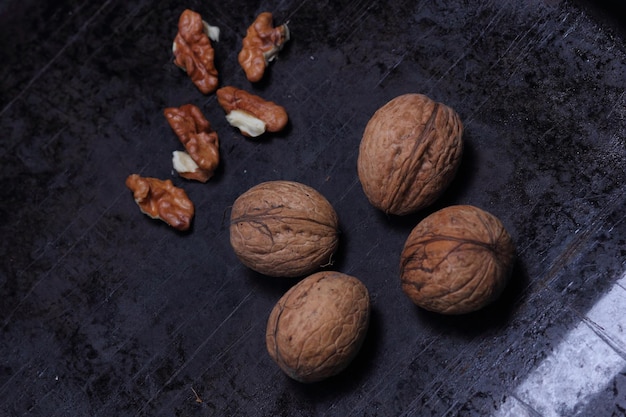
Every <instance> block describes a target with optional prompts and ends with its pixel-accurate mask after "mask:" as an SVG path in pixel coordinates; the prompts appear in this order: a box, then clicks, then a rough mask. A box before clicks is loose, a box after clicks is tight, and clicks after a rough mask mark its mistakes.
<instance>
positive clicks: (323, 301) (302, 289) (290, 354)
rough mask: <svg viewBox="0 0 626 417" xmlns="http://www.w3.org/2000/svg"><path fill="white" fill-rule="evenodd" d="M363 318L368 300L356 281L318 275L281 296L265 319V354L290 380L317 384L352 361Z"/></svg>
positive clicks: (332, 274)
mask: <svg viewBox="0 0 626 417" xmlns="http://www.w3.org/2000/svg"><path fill="white" fill-rule="evenodd" d="M369 315H370V300H369V294H368V291H367V288H366V287H365V285H363V283H362V282H361V281H359V280H358V279H357V278H354V277H352V276H350V275H346V274H342V273H339V272H331V271H324V272H318V273H316V274H313V275H310V276H309V277H307V278H305V279H303V280H302V281H300V282H299V283H298V284H296V285H295V286H293V287H292V288H291V289H290V290H289V291H287V292H286V293H285V295H284V296H283V297H282V298H281V299H280V300H279V301H278V303H277V304H276V306H275V307H274V309H273V310H272V312H271V313H270V316H269V320H268V322H267V330H266V333H265V334H266V336H265V341H266V345H267V350H268V352H269V354H270V356H271V358H272V359H274V361H276V363H277V364H278V366H280V368H281V369H282V370H283V371H284V372H285V373H286V374H287V375H288V376H290V377H291V378H293V379H295V380H297V381H300V382H316V381H320V380H322V379H325V378H328V377H330V376H333V375H336V374H338V373H339V372H341V371H342V370H343V369H345V368H346V366H348V364H349V363H350V362H351V361H352V359H353V358H354V357H355V356H356V354H357V353H358V351H359V349H360V348H361V345H362V344H363V340H364V339H365V335H366V333H367V328H368V325H369Z"/></svg>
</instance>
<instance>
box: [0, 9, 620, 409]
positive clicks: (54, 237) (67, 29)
mask: <svg viewBox="0 0 626 417" xmlns="http://www.w3.org/2000/svg"><path fill="white" fill-rule="evenodd" d="M185 8H191V9H194V10H195V11H197V12H199V13H200V14H202V15H203V17H204V18H205V20H207V21H208V22H209V23H210V24H212V25H216V26H219V27H220V28H221V39H220V41H219V43H217V44H215V49H216V62H217V68H218V71H219V73H220V83H221V85H234V86H237V87H240V88H246V89H248V90H249V91H252V92H255V93H257V94H259V95H262V96H263V97H265V98H267V99H270V100H273V101H275V102H277V103H279V104H281V105H283V106H284V107H285V108H286V109H287V111H288V113H289V115H290V124H289V126H288V128H287V129H286V131H285V132H283V133H280V134H277V135H268V136H265V137H263V138H261V139H258V140H249V139H244V138H242V137H241V136H240V135H239V134H238V132H237V131H235V130H234V129H232V128H231V127H230V126H228V125H227V123H226V121H225V119H224V115H223V112H222V110H221V109H220V108H219V106H218V105H217V101H216V99H215V96H214V95H209V96H203V95H202V94H200V93H199V91H198V90H197V89H196V88H195V87H194V86H193V84H192V83H191V81H190V80H189V79H188V78H187V77H186V76H185V74H184V73H183V72H182V71H181V70H180V69H178V68H177V67H175V66H174V64H173V63H172V59H173V58H172V54H171V44H172V40H173V38H174V36H175V34H176V30H177V29H176V25H177V21H178V17H179V15H180V13H181V12H182V11H183V10H184V9H185ZM262 11H271V12H273V13H274V17H275V20H276V22H277V23H282V22H284V21H289V26H290V28H291V31H292V40H291V41H290V42H289V44H288V45H287V46H286V48H285V49H284V50H283V51H282V53H281V55H280V58H279V59H278V61H276V62H274V63H273V65H272V66H271V70H270V71H269V73H268V74H267V75H266V78H265V79H264V81H263V82H261V83H260V84H258V85H251V84H250V83H248V82H247V81H246V79H245V77H244V75H243V72H242V70H241V69H240V68H239V67H238V64H237V61H236V57H237V53H238V51H239V49H240V45H241V39H242V37H243V35H244V34H245V30H246V28H247V26H248V25H249V24H250V23H251V22H252V20H253V19H254V17H255V16H256V15H257V14H258V13H260V12H262ZM623 16H624V6H623V3H620V2H599V3H591V2H583V1H558V0H545V1H539V0H536V1H531V0H524V1H488V0H477V1H462V0H454V1H447V2H444V1H431V2H425V1H408V0H406V1H402V0H399V1H392V2H377V1H373V0H352V1H348V0H342V1H330V0H318V1H287V0H285V1H278V0H277V1H259V2H245V1H229V2H203V1H192V0H190V1H187V2H178V1H159V2H150V1H130V2H129V1H120V0H108V1H104V2H91V1H69V0H68V1H56V2H43V1H41V2H37V1H32V0H22V1H14V0H10V1H4V2H2V3H0V45H1V48H0V62H1V63H2V64H1V65H0V173H1V179H2V181H1V182H0V185H1V186H0V238H1V239H0V255H1V259H2V262H1V265H0V415H3V416H5V415H6V416H21V415H28V416H47V417H53V416H135V415H141V416H207V415H263V416H279V415H281V416H298V415H307V416H308V415H329V416H330V415H333V416H334V415H336V416H348V415H350V416H352V415H354V416H364V415H367V416H396V415H420V416H453V415H462V416H486V415H489V414H490V413H493V412H494V411H495V410H496V409H497V408H498V407H499V405H500V404H501V403H502V401H503V400H504V399H505V398H506V397H507V395H508V393H509V392H510V391H511V390H513V389H514V388H515V386H516V384H517V383H518V382H519V381H520V380H522V379H523V378H524V376H525V375H527V374H528V373H529V372H531V371H532V370H533V369H534V367H535V366H537V364H538V363H539V362H540V361H541V360H542V359H543V358H544V357H546V355H547V354H549V353H550V352H551V351H552V350H553V349H554V347H555V346H556V345H557V344H558V343H559V341H560V340H561V339H562V338H563V336H564V335H565V334H566V333H567V332H568V330H569V329H570V328H572V327H573V326H574V325H575V324H576V323H577V322H578V321H579V320H580V319H581V317H583V316H584V315H585V312H586V311H588V310H589V308H590V307H591V306H592V305H593V304H594V303H595V302H596V300H597V299H598V298H599V297H600V296H602V295H603V294H604V293H606V292H607V291H608V290H609V289H610V288H611V287H612V286H613V284H614V283H615V281H617V280H618V279H619V278H620V277H621V276H622V274H623V271H624V270H625V269H626V265H625V263H626V261H625V260H626V222H625V221H624V220H625V214H624V207H625V206H626V195H625V192H626V185H625V180H626V173H625V172H626V94H625V84H626V46H625V45H624V41H625V39H626V36H625V35H624V34H625V30H624V26H623V22H624V20H623ZM407 92H419V93H424V94H427V95H429V96H430V97H431V98H433V99H435V100H438V101H441V102H443V103H446V104H448V105H449V106H451V107H453V108H454V109H456V111H457V112H458V113H459V114H460V116H461V118H462V120H463V122H464V125H465V133H464V140H465V144H466V147H465V148H466V152H465V154H464V157H463V162H462V166H461V169H460V172H459V173H458V175H457V177H456V179H455V181H454V183H453V184H452V186H451V187H450V188H449V189H448V190H447V192H446V193H445V194H444V196H443V197H442V198H441V199H440V200H439V201H438V202H437V203H436V204H435V206H433V207H431V208H429V209H428V210H425V211H424V212H421V213H417V214H415V215H411V216H407V217H403V218H396V217H387V216H385V215H384V214H382V213H380V212H378V211H377V210H375V209H374V208H373V207H372V206H370V205H369V204H368V202H367V200H366V198H365V196H364V194H363V192H362V190H361V187H360V184H359V182H358V179H357V176H356V159H357V153H358V145H359V141H360V138H361V134H362V131H363V129H364V127H365V124H366V123H367V121H368V120H369V117H370V116H371V115H372V113H373V112H374V111H375V110H376V109H377V108H378V107H380V106H382V105H383V104H384V103H385V102H387V101H388V100H390V99H391V98H393V97H395V96H397V95H400V94H403V93H407ZM185 103H193V104H196V105H198V106H199V107H201V109H202V110H203V112H204V114H205V115H206V116H207V118H208V119H209V120H210V121H211V122H212V124H213V126H214V128H215V129H216V130H217V131H218V133H219V135H220V142H221V143H220V149H221V158H222V161H221V166H220V169H219V171H218V173H217V175H216V177H215V178H214V179H212V180H211V181H210V182H209V183H207V184H200V183H192V182H187V181H185V180H183V179H181V178H179V177H177V176H176V175H174V174H173V173H172V168H171V152H172V151H174V150H177V149H181V145H180V143H179V142H178V140H177V139H176V137H175V136H174V134H173V132H172V131H171V129H170V128H169V126H168V125H167V122H166V120H165V118H164V116H163V114H162V112H163V109H164V108H165V107H168V106H179V105H182V104H185ZM131 173H140V174H142V175H146V176H154V177H158V178H162V179H167V178H171V179H172V180H173V181H174V183H175V184H176V185H179V186H181V187H183V188H184V189H185V190H186V191H187V193H188V194H189V196H190V198H191V199H192V200H193V202H194V204H195V206H196V217H195V221H194V225H193V229H192V230H191V231H190V232H188V233H177V232H175V231H174V230H172V229H171V228H169V227H168V226H167V225H165V224H164V223H161V222H158V221H154V220H151V219H149V218H148V217H147V216H145V215H143V214H141V213H140V212H139V209H138V207H137V206H136V204H135V203H134V201H133V199H132V195H131V193H130V191H128V190H127V189H126V188H125V186H124V180H125V178H126V177H127V176H128V175H129V174H131ZM275 179H286V180H295V181H300V182H303V183H305V184H308V185H310V186H313V187H314V188H316V189H317V190H319V191H320V192H321V193H322V194H323V195H324V196H326V198H327V199H328V200H329V201H330V202H331V203H332V204H333V206H334V207H335V209H336V211H337V213H338V215H339V218H340V222H341V229H342V235H341V242H342V243H341V248H340V251H339V253H338V254H337V257H336V262H335V264H334V266H333V268H334V269H336V270H339V271H342V272H345V273H348V274H351V275H354V276H356V277H358V278H360V279H361V280H362V281H363V282H364V283H365V284H366V286H367V287H368V289H369V290H370V294H371V298H372V322H371V327H370V330H369V333H368V336H367V339H366V341H365V344H364V346H363V348H362V350H361V352H360V354H359V356H358V357H357V358H356V359H355V361H354V362H353V363H352V365H351V366H350V367H349V368H348V369H347V370H346V371H345V372H344V373H342V374H341V375H339V376H337V377H335V378H332V379H330V380H327V381H325V382H322V383H318V384H314V385H302V384H299V383H296V382H294V381H291V380H289V379H288V378H287V377H286V376H285V375H284V374H282V373H281V372H280V370H279V369H278V367H277V366H276V365H275V364H274V363H273V362H272V361H271V359H270V358H269V356H268V355H267V352H266V350H265V339H264V337H265V336H264V333H265V324H266V319H267V316H268V315H269V312H270V310H271V308H272V307H273V305H274V303H275V302H276V301H277V300H278V298H279V297H280V296H281V295H282V294H283V293H284V292H285V291H286V290H287V289H288V288H289V287H290V286H291V285H293V284H294V283H295V282H297V280H286V279H272V278H268V277H265V276H261V275H258V274H256V273H254V272H251V271H250V270H248V269H246V268H245V267H243V266H242V265H241V264H240V263H239V262H238V260H237V259H236V257H235V256H234V254H233V252H232V250H231V248H230V245H229V242H228V216H229V206H230V205H231V204H232V203H233V201H234V200H235V199H236V197H237V196H238V195H240V194H241V193H243V192H244V191H246V190H247V189H248V188H250V187H251V186H253V185H255V184H257V183H259V182H261V181H266V180H275ZM450 204H473V205H476V206H479V207H481V208H483V209H485V210H487V211H489V212H491V213H493V214H494V215H496V216H498V217H499V218H500V219H501V220H502V221H503V223H504V224H505V226H506V227H507V229H508V230H509V232H510V234H511V235H512V236H513V238H514V240H515V242H516V245H517V249H518V261H517V264H516V268H515V271H514V277H513V278H514V279H513V281H512V282H511V284H510V285H509V287H507V290H506V292H505V294H504V295H503V296H502V298H501V299H500V300H499V301H498V302H496V303H495V304H493V305H491V306H489V307H488V308H486V309H484V310H483V311H480V312H478V313H474V314H470V315H468V316H464V317H441V316H437V315H434V314H429V313H426V312H423V311H420V310H419V309H417V308H416V307H414V306H413V305H412V304H411V303H410V302H409V300H408V299H407V298H406V297H405V296H404V295H403V294H402V292H401V290H400V288H399V277H398V266H399V265H398V264H399V254H400V251H401V249H402V246H403V244H404V240H405V239H406V237H407V236H408V234H409V232H410V231H411V229H412V227H413V226H414V225H415V224H417V222H418V221H419V220H420V219H421V218H423V217H424V216H425V215H427V214H428V213H430V212H432V211H433V210H436V209H438V208H442V207H445V206H447V205H450ZM622 354H623V353H622ZM620 375H621V376H619V377H617V378H616V379H615V380H614V381H613V383H612V384H611V386H610V387H607V388H606V389H605V390H604V391H602V392H600V393H598V394H597V395H596V397H595V398H594V399H593V401H592V404H593V407H591V406H590V407H589V408H588V409H584V410H582V411H580V414H579V415H585V416H611V415H620V416H621V415H624V411H623V410H624V409H625V408H626V395H625V394H624V389H626V382H625V381H624V378H623V374H620ZM194 392H195V393H197V395H198V396H199V398H200V399H201V402H199V401H196V396H195V394H194Z"/></svg>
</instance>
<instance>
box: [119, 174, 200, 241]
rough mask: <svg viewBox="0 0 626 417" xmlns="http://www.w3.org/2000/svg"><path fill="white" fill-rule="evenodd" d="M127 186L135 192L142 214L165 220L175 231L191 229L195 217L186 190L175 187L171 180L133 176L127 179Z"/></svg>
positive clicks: (134, 195)
mask: <svg viewBox="0 0 626 417" xmlns="http://www.w3.org/2000/svg"><path fill="white" fill-rule="evenodd" d="M126 186H127V187H128V188H129V189H130V190H131V191H132V192H133V197H134V199H135V202H136V203H137V205H138V206H139V209H140V210H141V212H142V213H144V214H147V215H148V216H150V217H151V218H153V219H159V220H163V221H164V222H165V223H167V224H169V225H170V226H172V227H173V228H174V229H177V230H187V229H189V226H190V225H191V220H192V219H193V215H194V206H193V203H192V202H191V200H190V199H189V197H187V193H185V190H183V189H182V188H178V187H175V186H174V184H172V181H171V180H165V181H163V180H160V179H157V178H149V177H140V176H139V175H137V174H132V175H129V176H128V178H126Z"/></svg>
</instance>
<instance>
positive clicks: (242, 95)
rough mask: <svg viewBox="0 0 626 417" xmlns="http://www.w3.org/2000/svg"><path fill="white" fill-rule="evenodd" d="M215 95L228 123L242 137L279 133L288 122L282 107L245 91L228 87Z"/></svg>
mask: <svg viewBox="0 0 626 417" xmlns="http://www.w3.org/2000/svg"><path fill="white" fill-rule="evenodd" d="M216 94H217V101H218V103H219V104H220V106H222V108H223V109H224V111H225V112H226V120H228V123H230V124H231V125H232V126H234V127H236V128H238V129H239V130H240V131H241V133H242V134H243V135H244V136H248V137H257V136H260V135H262V134H263V133H265V131H268V132H279V131H281V130H282V129H284V128H285V126H286V125H287V121H288V120H289V117H288V116H287V111H285V108H284V107H282V106H279V105H278V104H276V103H274V102H271V101H267V100H264V99H263V98H261V97H259V96H256V95H254V94H250V93H248V92H247V91H245V90H240V89H238V88H235V87H231V86H228V87H222V88H220V89H219V90H217V93H216Z"/></svg>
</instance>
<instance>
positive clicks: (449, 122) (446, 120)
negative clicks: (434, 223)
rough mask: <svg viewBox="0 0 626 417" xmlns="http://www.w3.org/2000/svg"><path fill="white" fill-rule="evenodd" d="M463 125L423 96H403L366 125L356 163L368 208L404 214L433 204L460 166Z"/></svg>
mask: <svg viewBox="0 0 626 417" xmlns="http://www.w3.org/2000/svg"><path fill="white" fill-rule="evenodd" d="M462 134H463V125H462V123H461V119H460V118H459V116H458V114H457V113H456V112H455V111H454V110H453V109H451V108H450V107H448V106H446V105H444V104H442V103H437V102H435V101H433V100H431V99H430V98H428V97H427V96H425V95H422V94H405V95H401V96H398V97H396V98H394V99H393V100H391V101H389V102H388V103H387V104H385V105H384V106H383V107H381V108H380V109H378V110H377V111H376V112H375V113H374V115H373V116H372V118H371V119H370V121H369V122H368V124H367V126H366V128H365V131H364V133H363V138H362V139H361V144H360V147H359V157H358V161H357V168H358V175H359V179H360V181H361V185H362V187H363V191H364V192H365V195H366V196H367V198H368V200H369V201H370V203H371V204H372V205H374V206H375V207H377V208H379V209H380V210H382V211H384V212H385V213H388V214H395V215H405V214H409V213H412V212H415V211H417V210H420V209H422V208H424V207H427V206H429V205H430V204H432V203H433V202H434V201H435V200H436V199H437V198H439V196H440V195H441V194H442V193H443V191H444V190H445V189H446V188H447V187H448V185H449V184H450V182H451V181H452V179H453V178H454V176H455V174H456V171H457V169H458V167H459V165H460V162H461V156H462V152H463V142H462Z"/></svg>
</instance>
